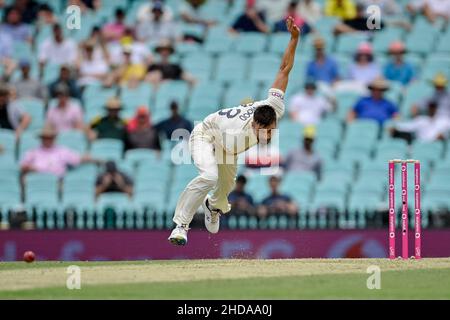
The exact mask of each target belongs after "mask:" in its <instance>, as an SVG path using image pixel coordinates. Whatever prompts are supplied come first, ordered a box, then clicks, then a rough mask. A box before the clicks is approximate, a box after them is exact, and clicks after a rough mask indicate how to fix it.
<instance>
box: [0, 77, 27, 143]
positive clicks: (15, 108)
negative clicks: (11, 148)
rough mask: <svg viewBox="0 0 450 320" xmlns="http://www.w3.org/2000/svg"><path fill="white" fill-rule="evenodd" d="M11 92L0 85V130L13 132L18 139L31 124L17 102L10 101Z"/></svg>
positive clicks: (3, 85) (6, 87)
mask: <svg viewBox="0 0 450 320" xmlns="http://www.w3.org/2000/svg"><path fill="white" fill-rule="evenodd" d="M10 97H11V90H10V88H9V87H8V86H7V85H6V84H2V83H0V129H9V130H14V132H15V134H16V138H17V139H18V138H19V137H20V136H21V135H22V133H23V132H24V131H25V129H26V128H28V126H29V125H30V123H31V117H30V115H29V114H28V113H26V112H25V111H23V109H22V107H21V106H20V105H19V103H18V102H17V101H10Z"/></svg>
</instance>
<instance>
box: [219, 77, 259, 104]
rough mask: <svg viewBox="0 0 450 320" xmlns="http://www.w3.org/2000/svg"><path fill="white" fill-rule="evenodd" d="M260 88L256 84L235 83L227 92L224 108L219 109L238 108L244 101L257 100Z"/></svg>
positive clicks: (246, 82) (247, 82)
mask: <svg viewBox="0 0 450 320" xmlns="http://www.w3.org/2000/svg"><path fill="white" fill-rule="evenodd" d="M258 91H259V86H258V84H257V83H256V82H250V81H235V82H233V83H232V84H231V86H230V87H229V88H228V89H227V90H226V91H225V95H224V100H223V106H221V107H220V108H219V109H223V108H230V107H236V106H239V105H240V104H241V102H242V101H243V100H252V101H255V100H257V96H258Z"/></svg>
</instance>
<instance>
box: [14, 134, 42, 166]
mask: <svg viewBox="0 0 450 320" xmlns="http://www.w3.org/2000/svg"><path fill="white" fill-rule="evenodd" d="M39 145H40V141H39V139H38V137H37V136H36V134H35V133H34V132H24V133H23V134H22V136H21V137H20V141H19V150H18V151H19V152H18V160H19V161H21V160H22V159H23V156H24V155H25V153H26V152H27V151H30V150H32V149H34V148H37V147H39Z"/></svg>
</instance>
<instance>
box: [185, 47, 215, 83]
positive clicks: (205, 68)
mask: <svg viewBox="0 0 450 320" xmlns="http://www.w3.org/2000/svg"><path fill="white" fill-rule="evenodd" d="M181 64H182V66H183V68H184V70H186V71H187V72H189V73H191V74H192V75H193V76H194V77H195V78H196V79H197V80H200V81H208V80H209V79H210V77H211V70H212V69H213V59H212V57H211V56H210V55H209V54H208V53H204V52H194V53H190V54H188V55H186V57H184V58H183V60H182V63H181Z"/></svg>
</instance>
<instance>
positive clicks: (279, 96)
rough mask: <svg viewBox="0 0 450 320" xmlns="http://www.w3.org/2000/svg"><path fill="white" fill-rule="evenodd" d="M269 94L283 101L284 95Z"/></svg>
mask: <svg viewBox="0 0 450 320" xmlns="http://www.w3.org/2000/svg"><path fill="white" fill-rule="evenodd" d="M271 94H272V95H273V96H274V97H277V98H280V99H281V100H283V99H284V95H282V94H281V93H278V92H271Z"/></svg>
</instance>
